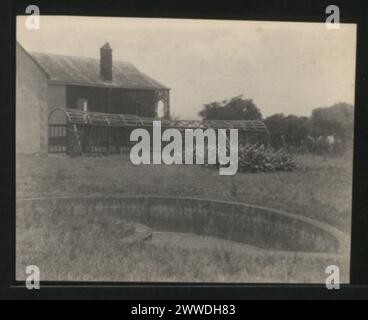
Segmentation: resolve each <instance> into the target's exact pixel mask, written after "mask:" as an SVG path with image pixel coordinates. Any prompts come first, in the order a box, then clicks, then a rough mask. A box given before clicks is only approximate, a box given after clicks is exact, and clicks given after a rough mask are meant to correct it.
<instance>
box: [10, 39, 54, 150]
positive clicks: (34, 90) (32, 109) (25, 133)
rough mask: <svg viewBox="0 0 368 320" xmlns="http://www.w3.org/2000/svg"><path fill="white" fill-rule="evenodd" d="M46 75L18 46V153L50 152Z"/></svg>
mask: <svg viewBox="0 0 368 320" xmlns="http://www.w3.org/2000/svg"><path fill="white" fill-rule="evenodd" d="M47 149H48V126H47V76H46V74H45V73H44V72H43V71H42V69H41V68H40V67H39V66H38V65H37V64H36V63H35V61H34V60H33V59H32V58H31V56H30V55H29V54H28V53H27V52H26V51H25V50H24V49H23V48H22V47H21V46H20V45H19V44H17V47H16V152H17V153H38V152H40V153H47Z"/></svg>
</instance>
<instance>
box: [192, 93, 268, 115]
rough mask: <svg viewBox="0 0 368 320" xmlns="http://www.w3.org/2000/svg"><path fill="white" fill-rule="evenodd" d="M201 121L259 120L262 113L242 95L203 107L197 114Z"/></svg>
mask: <svg viewBox="0 0 368 320" xmlns="http://www.w3.org/2000/svg"><path fill="white" fill-rule="evenodd" d="M198 114H199V116H200V117H201V118H202V119H203V120H261V119H262V113H261V111H260V110H259V109H258V108H257V106H256V105H255V104H254V102H253V101H252V100H250V99H244V98H243V96H242V95H239V96H236V97H234V98H232V99H230V101H229V100H225V101H222V102H212V103H208V104H205V105H204V108H203V110H201V111H200V112H199V113H198Z"/></svg>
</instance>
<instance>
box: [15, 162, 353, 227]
mask: <svg viewBox="0 0 368 320" xmlns="http://www.w3.org/2000/svg"><path fill="white" fill-rule="evenodd" d="M296 160H297V163H298V164H299V169H298V170H295V171H293V172H275V173H258V174H239V173H238V174H237V175H235V176H220V175H219V174H218V171H217V170H214V169H211V168H204V167H202V166H193V165H187V166H185V165H181V166H165V165H146V166H137V167H136V166H133V165H132V164H131V163H130V161H129V159H128V158H127V157H120V156H106V157H79V158H69V157H67V156H65V155H49V156H48V157H45V158H44V157H34V156H18V157H17V168H16V170H17V171H16V172H17V181H16V186H17V197H23V198H26V197H41V196H46V197H47V196H81V195H87V196H113V195H162V196H167V195H168V196H188V197H197V198H208V199H217V200H231V201H240V202H245V203H249V204H256V205H263V206H269V207H272V208H277V209H283V210H286V211H288V212H293V213H296V214H300V215H305V216H308V217H312V218H314V219H317V220H320V221H322V222H326V223H328V224H330V225H333V226H335V227H336V228H339V229H341V230H342V231H345V232H347V233H349V232H350V218H351V202H352V161H351V159H350V158H347V157H345V158H329V159H324V158H323V157H320V156H315V155H303V156H298V157H297V159H296Z"/></svg>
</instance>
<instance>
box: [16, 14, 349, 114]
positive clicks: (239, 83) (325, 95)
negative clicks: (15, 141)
mask: <svg viewBox="0 0 368 320" xmlns="http://www.w3.org/2000/svg"><path fill="white" fill-rule="evenodd" d="M40 18H41V19H40V29H39V30H34V29H32V30H28V29H27V28H26V26H25V19H26V17H24V16H19V17H18V19H17V40H18V41H19V42H20V44H21V45H22V46H23V47H24V48H25V49H26V50H29V51H36V52H46V53H57V54H67V55H73V56H85V57H94V58H99V52H100V50H99V49H100V47H101V46H102V45H103V44H104V43H105V42H109V43H110V45H111V47H112V49H113V60H122V61H128V62H131V63H133V64H134V65H135V66H136V67H137V68H138V69H139V70H140V71H142V72H144V73H146V74H147V75H149V76H151V77H152V78H154V79H156V80H158V81H160V82H161V83H163V84H165V85H166V86H168V87H170V88H171V92H170V99H171V108H170V110H171V113H172V114H173V115H175V116H177V117H179V118H180V119H198V112H199V111H200V110H201V108H202V107H203V105H204V104H206V103H210V102H214V101H223V100H227V99H230V98H232V97H235V96H237V95H240V94H242V95H243V96H244V98H247V99H252V100H253V101H254V103H255V104H256V105H257V107H258V108H259V109H260V110H261V112H262V114H263V116H265V117H266V116H269V115H272V114H274V113H284V114H285V115H288V114H296V115H299V116H302V115H303V116H309V115H310V114H311V112H312V110H313V109H315V108H319V107H326V106H330V105H332V104H334V103H337V102H347V103H351V104H354V95H355V92H354V86H355V55H356V25H354V24H341V27H340V29H327V28H326V26H325V24H324V23H294V22H265V21H226V20H190V19H152V18H110V17H106V18H104V17H76V16H42V15H41V17H40Z"/></svg>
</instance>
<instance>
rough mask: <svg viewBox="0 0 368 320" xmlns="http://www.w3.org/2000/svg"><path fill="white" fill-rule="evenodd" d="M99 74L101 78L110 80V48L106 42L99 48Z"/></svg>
mask: <svg viewBox="0 0 368 320" xmlns="http://www.w3.org/2000/svg"><path fill="white" fill-rule="evenodd" d="M100 74H101V77H102V79H104V80H107V81H111V80H112V49H111V47H110V45H109V43H108V42H106V43H105V44H104V45H103V46H102V47H101V49H100Z"/></svg>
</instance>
